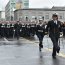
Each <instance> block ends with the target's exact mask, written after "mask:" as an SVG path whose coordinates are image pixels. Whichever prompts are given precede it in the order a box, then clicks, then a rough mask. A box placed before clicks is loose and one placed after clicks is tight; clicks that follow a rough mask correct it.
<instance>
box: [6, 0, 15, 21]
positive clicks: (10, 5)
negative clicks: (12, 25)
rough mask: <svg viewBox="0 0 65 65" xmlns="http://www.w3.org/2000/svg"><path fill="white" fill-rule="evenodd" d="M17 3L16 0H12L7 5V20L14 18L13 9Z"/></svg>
mask: <svg viewBox="0 0 65 65" xmlns="http://www.w3.org/2000/svg"><path fill="white" fill-rule="evenodd" d="M15 4H16V0H10V1H9V2H8V3H7V5H6V7H5V17H6V20H7V21H12V20H13V16H14V15H13V9H15V8H16V6H15Z"/></svg>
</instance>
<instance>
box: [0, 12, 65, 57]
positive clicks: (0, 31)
mask: <svg viewBox="0 0 65 65" xmlns="http://www.w3.org/2000/svg"><path fill="white" fill-rule="evenodd" d="M60 32H63V36H65V23H62V22H60V21H59V20H58V15H57V14H56V13H54V14H53V15H52V20H50V21H48V23H47V22H43V21H42V20H39V22H37V23H32V24H30V23H29V24H23V23H21V22H19V21H17V22H16V23H15V24H13V23H0V37H1V38H2V37H6V38H14V37H16V38H17V39H19V37H31V36H34V35H35V34H36V35H37V37H38V39H39V50H40V51H41V49H42V48H43V43H42V41H43V38H44V35H47V34H49V37H50V38H51V41H52V42H53V52H52V57H53V58H56V53H59V51H60V46H59V45H58V40H59V37H60Z"/></svg>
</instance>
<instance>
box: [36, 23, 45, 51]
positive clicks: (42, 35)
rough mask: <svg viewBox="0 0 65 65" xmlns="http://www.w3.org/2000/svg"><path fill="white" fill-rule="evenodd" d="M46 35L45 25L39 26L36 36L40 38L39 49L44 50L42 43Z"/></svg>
mask: <svg viewBox="0 0 65 65" xmlns="http://www.w3.org/2000/svg"><path fill="white" fill-rule="evenodd" d="M44 34H45V29H44V25H42V24H38V25H37V27H36V35H37V37H38V38H39V48H43V45H42V41H43V37H44ZM40 51H41V49H40Z"/></svg>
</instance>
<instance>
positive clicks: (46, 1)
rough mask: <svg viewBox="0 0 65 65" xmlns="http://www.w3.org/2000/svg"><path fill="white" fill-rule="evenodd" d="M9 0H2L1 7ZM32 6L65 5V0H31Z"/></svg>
mask: <svg viewBox="0 0 65 65" xmlns="http://www.w3.org/2000/svg"><path fill="white" fill-rule="evenodd" d="M8 1H9V0H0V9H3V8H4V7H5V5H6V4H7V2H8ZM29 1H30V6H29V7H30V8H44V7H52V6H65V0H29Z"/></svg>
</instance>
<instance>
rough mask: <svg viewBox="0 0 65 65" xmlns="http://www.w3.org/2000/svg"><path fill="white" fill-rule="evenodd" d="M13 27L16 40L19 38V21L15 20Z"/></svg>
mask: <svg viewBox="0 0 65 65" xmlns="http://www.w3.org/2000/svg"><path fill="white" fill-rule="evenodd" d="M14 28H15V31H16V37H17V40H19V36H20V23H19V21H17V23H16V24H15V25H14Z"/></svg>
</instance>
